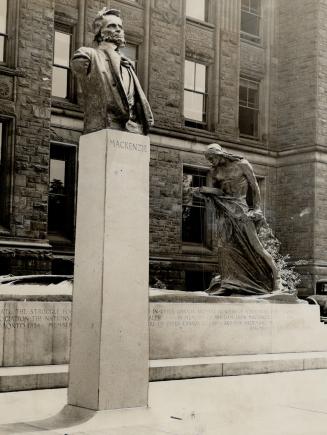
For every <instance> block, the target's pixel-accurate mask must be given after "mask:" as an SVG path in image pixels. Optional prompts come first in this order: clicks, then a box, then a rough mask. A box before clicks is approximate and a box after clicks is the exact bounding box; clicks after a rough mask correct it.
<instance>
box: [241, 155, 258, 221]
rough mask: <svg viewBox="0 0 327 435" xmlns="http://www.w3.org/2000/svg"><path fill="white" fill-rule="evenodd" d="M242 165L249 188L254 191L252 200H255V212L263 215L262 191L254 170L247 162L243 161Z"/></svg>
mask: <svg viewBox="0 0 327 435" xmlns="http://www.w3.org/2000/svg"><path fill="white" fill-rule="evenodd" d="M241 165H242V167H243V172H244V175H245V176H246V178H247V180H248V182H249V186H250V188H251V190H252V199H253V211H255V212H257V211H258V212H260V213H261V197H260V189H259V185H258V182H257V179H256V177H255V175H254V172H253V168H252V166H251V165H250V163H249V162H248V161H247V160H245V159H244V160H242V162H241Z"/></svg>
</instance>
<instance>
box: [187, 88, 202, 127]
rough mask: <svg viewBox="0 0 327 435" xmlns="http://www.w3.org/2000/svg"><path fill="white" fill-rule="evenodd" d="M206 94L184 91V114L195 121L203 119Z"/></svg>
mask: <svg viewBox="0 0 327 435" xmlns="http://www.w3.org/2000/svg"><path fill="white" fill-rule="evenodd" d="M203 106H204V95H202V94H196V93H194V92H189V91H184V116H185V118H188V119H192V120H194V121H200V122H202V121H203V118H204V117H203V114H204V113H203V109H204V107H203Z"/></svg>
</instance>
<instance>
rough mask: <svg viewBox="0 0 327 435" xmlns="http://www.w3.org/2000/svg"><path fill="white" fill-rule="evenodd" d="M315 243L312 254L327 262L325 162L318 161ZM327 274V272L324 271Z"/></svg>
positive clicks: (319, 260) (319, 261)
mask: <svg viewBox="0 0 327 435" xmlns="http://www.w3.org/2000/svg"><path fill="white" fill-rule="evenodd" d="M324 160H325V159H324ZM315 174H316V177H315V183H316V192H315V202H316V207H315V216H314V223H315V245H314V252H315V254H314V256H315V259H316V261H317V262H318V263H322V262H323V263H324V264H326V263H327V253H326V247H327V195H326V192H327V163H326V161H319V162H317V163H316V168H315ZM326 274H327V273H326Z"/></svg>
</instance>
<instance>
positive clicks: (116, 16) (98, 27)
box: [93, 8, 125, 47]
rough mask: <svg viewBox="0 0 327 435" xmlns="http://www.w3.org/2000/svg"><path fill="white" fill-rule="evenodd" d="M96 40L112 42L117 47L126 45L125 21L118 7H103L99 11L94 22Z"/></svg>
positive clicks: (98, 41)
mask: <svg viewBox="0 0 327 435" xmlns="http://www.w3.org/2000/svg"><path fill="white" fill-rule="evenodd" d="M93 30H94V34H95V36H94V40H95V41H96V42H97V43H98V44H100V42H102V41H105V42H112V43H114V44H115V45H117V47H121V46H124V45H125V34H124V30H123V22H122V20H121V18H120V11H118V10H117V9H109V8H103V9H102V10H101V11H100V12H98V14H97V16H96V18H95V20H94V22H93Z"/></svg>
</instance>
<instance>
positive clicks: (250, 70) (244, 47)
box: [240, 41, 266, 78]
mask: <svg viewBox="0 0 327 435" xmlns="http://www.w3.org/2000/svg"><path fill="white" fill-rule="evenodd" d="M240 66H241V74H244V75H249V76H250V77H252V78H253V77H254V78H257V77H259V78H262V77H263V76H264V74H265V72H266V65H265V50H264V49H263V47H258V46H256V45H252V44H249V43H247V42H244V41H241V45H240Z"/></svg>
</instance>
